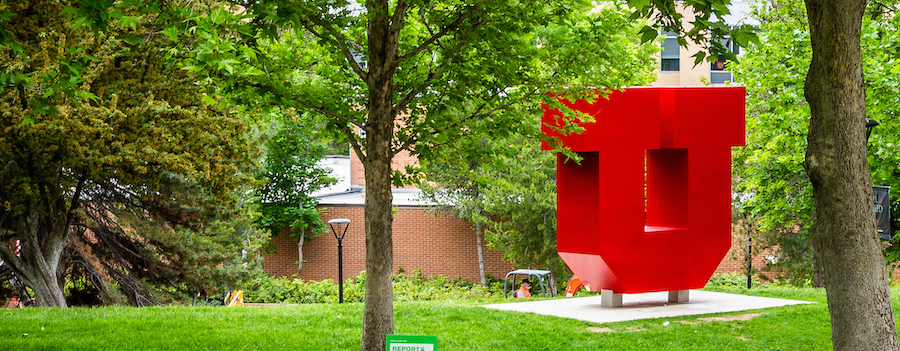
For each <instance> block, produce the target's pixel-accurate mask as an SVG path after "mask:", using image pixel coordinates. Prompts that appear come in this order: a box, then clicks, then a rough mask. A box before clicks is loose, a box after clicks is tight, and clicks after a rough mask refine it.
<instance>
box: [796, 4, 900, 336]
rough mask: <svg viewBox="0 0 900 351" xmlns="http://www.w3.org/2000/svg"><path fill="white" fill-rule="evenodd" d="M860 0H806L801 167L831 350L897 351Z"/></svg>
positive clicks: (862, 8) (862, 11) (862, 10)
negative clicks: (870, 138)
mask: <svg viewBox="0 0 900 351" xmlns="http://www.w3.org/2000/svg"><path fill="white" fill-rule="evenodd" d="M865 6H866V1H864V0H837V1H825V0H806V8H807V16H808V17H809V28H810V35H811V43H812V50H813V57H812V61H811V62H810V67H809V73H808V75H807V77H806V85H805V95H806V100H807V102H808V103H809V106H810V111H811V114H812V118H811V119H810V123H809V137H808V138H809V139H808V141H809V147H808V148H807V150H806V160H805V162H804V167H805V168H806V172H807V174H808V175H809V178H810V180H811V182H812V185H813V198H814V203H815V208H816V219H815V220H816V221H817V222H816V230H815V231H814V232H813V236H814V238H815V240H816V242H817V243H818V246H819V248H818V249H819V252H820V253H821V255H822V263H823V266H824V267H823V269H824V278H825V279H824V280H825V288H826V292H827V297H828V310H829V312H830V314H831V330H832V343H833V345H834V349H835V350H900V346H898V343H897V332H896V328H895V324H894V315H893V313H892V309H891V298H890V290H889V288H888V283H887V279H886V277H887V269H886V267H885V264H884V257H883V256H882V252H881V246H880V245H879V242H878V236H877V232H876V227H875V218H874V213H873V210H872V180H871V177H870V175H869V168H868V164H867V160H866V149H865V147H866V146H865V128H864V125H865V113H866V112H865V90H864V87H863V71H862V55H861V48H860V34H861V27H862V16H863V13H864V10H865Z"/></svg>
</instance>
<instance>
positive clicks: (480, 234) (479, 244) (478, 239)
mask: <svg viewBox="0 0 900 351" xmlns="http://www.w3.org/2000/svg"><path fill="white" fill-rule="evenodd" d="M475 247H476V248H477V249H478V274H479V275H480V276H481V286H483V287H487V286H488V283H487V272H486V271H485V270H484V228H482V226H481V223H475Z"/></svg>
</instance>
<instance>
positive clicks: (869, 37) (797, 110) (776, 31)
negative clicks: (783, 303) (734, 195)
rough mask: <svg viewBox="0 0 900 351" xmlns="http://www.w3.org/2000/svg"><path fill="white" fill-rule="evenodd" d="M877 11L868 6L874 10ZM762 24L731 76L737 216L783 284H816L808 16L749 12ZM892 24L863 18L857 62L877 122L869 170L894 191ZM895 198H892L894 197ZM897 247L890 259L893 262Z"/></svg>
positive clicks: (786, 5)
mask: <svg viewBox="0 0 900 351" xmlns="http://www.w3.org/2000/svg"><path fill="white" fill-rule="evenodd" d="M875 9H877V6H874V5H873V10H875ZM755 15H756V16H758V17H759V18H760V19H761V23H762V25H761V28H760V29H761V31H762V34H761V40H760V43H759V44H758V45H752V46H750V47H749V48H747V50H745V52H744V55H743V56H742V57H741V61H740V62H739V63H736V64H735V66H734V68H733V71H734V75H735V80H736V81H738V82H741V83H742V84H743V85H745V86H746V87H747V106H748V109H747V146H746V147H743V148H738V149H736V150H735V153H734V171H735V176H736V182H735V188H736V190H737V191H739V192H742V193H744V194H747V195H751V196H749V197H747V198H746V201H744V202H743V203H742V204H741V206H742V211H744V212H746V213H747V214H748V215H749V218H750V220H751V221H753V222H754V223H755V225H756V227H757V229H758V234H757V237H755V239H757V241H756V242H757V243H760V244H762V245H764V246H767V247H771V248H774V249H776V250H777V252H778V254H779V256H780V257H779V261H778V262H779V263H778V265H777V266H776V267H777V268H781V269H784V270H785V272H786V273H788V276H787V277H786V278H788V279H789V280H793V281H797V282H800V283H802V282H804V281H806V280H809V279H814V277H813V275H814V262H815V260H816V257H815V255H814V252H813V243H812V239H811V238H812V237H811V230H814V229H813V228H814V227H813V223H812V218H813V201H812V187H811V185H810V183H809V179H808V178H807V176H806V173H805V171H804V169H803V160H804V157H805V156H804V152H805V150H806V146H807V131H808V129H809V116H810V112H809V106H808V105H807V104H806V101H805V100H804V93H803V88H804V83H805V80H806V71H807V69H808V67H809V62H810V58H811V56H812V51H811V48H810V43H809V40H810V37H809V28H808V24H807V17H806V11H805V8H804V7H803V4H802V3H796V2H789V1H775V2H773V3H772V5H771V6H766V7H761V8H759V9H757V10H756V11H755ZM898 24H900V22H897V19H896V18H894V17H893V16H882V17H878V16H876V17H875V18H874V19H873V18H872V17H869V18H867V19H866V20H865V21H864V23H863V36H862V38H863V39H862V45H863V51H864V54H863V57H864V58H865V60H866V64H865V65H864V69H865V72H866V75H865V77H866V89H867V92H866V100H867V101H866V110H867V114H868V117H869V118H872V119H875V120H877V121H879V122H880V123H882V124H881V125H880V126H878V127H876V128H875V130H874V132H873V133H872V138H871V140H870V141H869V166H870V169H871V171H872V178H873V182H874V183H875V184H885V185H891V186H892V187H893V188H894V189H897V187H898V186H900V178H898V177H896V175H897V174H900V169H898V167H900V166H898V165H900V163H898V161H900V159H897V157H898V156H897V153H896V152H894V151H895V150H894V145H896V144H897V143H898V142H900V140H896V133H892V132H891V131H893V130H898V128H900V124H898V123H900V122H898V121H897V118H896V117H895V115H896V113H897V111H896V108H895V106H897V104H896V101H895V99H896V94H893V93H892V92H893V91H895V90H897V89H898V88H897V86H898V81H897V80H898V78H897V75H895V74H893V73H891V72H892V70H895V66H896V65H895V64H894V63H893V62H894V61H895V60H897V59H898V52H897V51H896V50H893V49H889V48H894V47H896V45H897V44H898V36H897V35H896V28H898V27H897V26H898ZM893 198H894V199H897V197H896V196H893ZM891 211H892V218H894V223H892V226H893V227H895V228H896V227H897V223H898V222H897V214H900V202H898V200H894V201H892V205H891ZM897 252H898V251H897V250H896V245H893V246H891V248H889V249H888V251H887V256H888V260H889V261H891V262H893V261H896V260H897V259H898V257H900V256H898V253H897Z"/></svg>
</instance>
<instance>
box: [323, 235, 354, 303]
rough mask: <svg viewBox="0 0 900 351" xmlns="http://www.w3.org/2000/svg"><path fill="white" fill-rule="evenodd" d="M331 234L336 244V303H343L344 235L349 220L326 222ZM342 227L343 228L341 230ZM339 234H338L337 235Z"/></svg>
mask: <svg viewBox="0 0 900 351" xmlns="http://www.w3.org/2000/svg"><path fill="white" fill-rule="evenodd" d="M328 226H329V227H331V232H332V233H334V238H335V239H337V243H338V248H337V250H338V303H344V252H343V251H344V245H343V241H344V235H346V234H347V228H350V220H349V219H346V218H335V219H332V220H329V221H328ZM342 226H343V228H341V227H342ZM338 232H340V234H338Z"/></svg>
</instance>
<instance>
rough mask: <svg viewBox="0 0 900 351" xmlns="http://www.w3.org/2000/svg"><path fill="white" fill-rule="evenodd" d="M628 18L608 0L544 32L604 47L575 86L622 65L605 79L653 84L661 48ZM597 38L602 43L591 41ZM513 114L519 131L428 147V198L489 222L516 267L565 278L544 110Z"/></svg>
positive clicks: (495, 243) (493, 243)
mask: <svg viewBox="0 0 900 351" xmlns="http://www.w3.org/2000/svg"><path fill="white" fill-rule="evenodd" d="M626 18H627V17H626V14H625V13H624V12H623V11H621V10H620V9H618V8H616V7H611V6H610V7H601V8H599V9H595V10H594V11H593V12H591V13H590V14H589V15H587V16H585V17H579V18H575V19H572V20H571V23H568V24H567V25H554V26H548V28H546V29H545V30H543V31H541V32H540V33H546V37H547V38H548V39H546V40H547V41H556V40H559V41H560V42H561V43H560V44H559V45H565V46H572V47H578V48H582V47H583V48H586V49H589V50H596V51H595V52H596V53H602V54H601V57H603V61H602V62H600V63H599V64H598V65H597V66H595V67H592V69H593V70H595V71H594V73H590V74H587V75H584V76H579V75H577V74H575V73H574V72H570V74H571V77H572V79H573V80H574V81H575V82H576V85H578V84H588V83H587V82H588V81H590V80H593V79H598V77H594V76H591V74H601V75H602V74H604V73H602V72H616V73H614V75H612V76H610V75H607V76H606V77H604V78H605V79H606V83H605V84H602V86H626V85H643V84H647V83H649V82H650V81H651V80H652V67H653V65H651V64H650V62H651V60H652V58H651V56H650V54H651V53H652V52H654V51H655V50H656V48H655V47H654V46H653V45H651V44H644V45H641V44H640V43H639V42H638V41H637V39H636V38H634V36H633V33H634V32H635V31H637V29H638V28H639V25H636V24H634V23H627V21H626ZM595 41H600V43H601V44H600V47H594V46H593V45H591V44H585V43H594V42H595ZM563 43H564V44H563ZM582 55H587V54H582ZM611 55H619V56H618V57H615V58H613V57H612V56H611ZM561 56H563V55H561ZM571 59H572V58H566V60H571ZM607 60H608V61H607ZM618 74H621V75H618ZM577 82H581V83H577ZM594 98H597V97H596V96H594ZM507 113H510V114H516V115H517V116H518V118H519V119H520V120H521V121H520V122H519V123H520V124H519V125H518V126H517V127H516V129H515V130H514V131H510V132H503V131H496V132H494V131H491V132H486V133H484V134H474V135H471V136H468V137H464V138H457V139H455V140H454V141H453V143H452V144H449V145H447V147H441V148H435V149H433V150H431V149H429V152H428V153H425V154H422V158H421V159H420V160H421V162H422V165H423V170H422V171H423V172H424V174H425V179H424V180H423V181H421V182H420V183H419V186H420V187H421V188H422V189H423V190H424V195H425V196H426V197H427V198H429V199H431V200H433V201H436V202H437V203H440V204H442V205H445V206H448V207H449V208H452V209H453V212H454V213H455V214H456V215H457V216H459V217H461V218H464V219H466V220H468V221H469V222H471V223H473V224H474V223H478V224H481V225H484V226H485V227H486V228H487V231H486V232H487V235H486V241H487V242H488V246H489V247H491V248H494V249H497V250H499V251H500V252H502V253H503V254H504V257H505V259H506V260H508V261H510V262H513V264H514V265H516V266H517V267H533V268H549V269H551V270H552V271H554V273H555V274H556V276H558V277H568V276H569V275H570V272H569V271H568V269H567V268H566V266H565V265H564V264H563V263H562V261H561V260H560V259H559V256H558V255H557V254H556V166H555V162H556V158H555V156H554V153H552V152H546V151H541V150H540V142H541V135H542V134H541V131H540V111H535V109H534V106H532V105H525V104H523V105H513V106H510V110H509V112H507ZM432 151H433V152H432ZM561 280H562V281H565V279H561Z"/></svg>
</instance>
